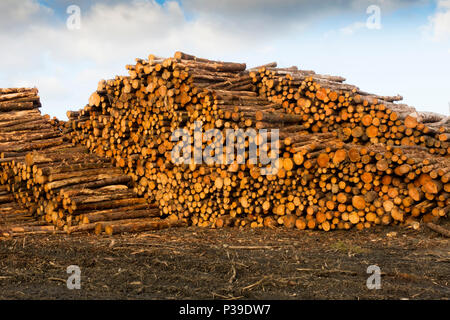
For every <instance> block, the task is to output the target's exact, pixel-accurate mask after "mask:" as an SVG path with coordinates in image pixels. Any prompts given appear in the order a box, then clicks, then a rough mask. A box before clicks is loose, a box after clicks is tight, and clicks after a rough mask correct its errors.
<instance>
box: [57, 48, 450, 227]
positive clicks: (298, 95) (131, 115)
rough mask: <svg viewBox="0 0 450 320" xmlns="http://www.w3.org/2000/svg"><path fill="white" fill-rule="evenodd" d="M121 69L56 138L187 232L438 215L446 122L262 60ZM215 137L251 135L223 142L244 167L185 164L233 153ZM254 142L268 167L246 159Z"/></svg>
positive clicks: (443, 190)
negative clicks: (180, 136) (122, 177)
mask: <svg viewBox="0 0 450 320" xmlns="http://www.w3.org/2000/svg"><path fill="white" fill-rule="evenodd" d="M127 69H128V71H129V75H128V76H117V77H116V78H115V79H112V80H108V81H101V82H100V83H99V85H98V88H97V91H96V92H95V93H94V94H92V96H91V98H90V99H89V104H88V105H87V106H86V107H85V108H84V109H83V110H80V111H77V112H69V113H68V117H69V122H68V123H67V124H66V133H67V134H68V136H70V137H71V139H72V141H73V142H74V143H75V144H80V143H81V144H83V145H85V146H87V147H88V149H89V150H90V151H91V152H95V153H97V154H98V155H100V156H103V157H106V158H111V159H113V160H114V163H115V165H116V166H117V167H120V168H122V169H123V170H124V172H125V173H126V174H127V175H128V176H130V177H131V179H132V182H133V184H134V188H135V191H136V192H137V193H138V194H139V195H143V196H144V198H146V199H147V200H148V201H156V203H157V204H158V207H159V209H160V211H161V213H162V214H163V215H172V216H176V217H178V219H179V220H181V221H187V222H189V223H191V224H194V225H199V226H212V227H222V226H224V225H235V226H245V225H249V226H252V227H260V226H268V227H274V226H277V225H284V226H286V227H297V228H299V229H304V228H310V229H315V228H319V229H322V230H326V231H328V230H331V229H349V228H351V227H352V226H356V227H357V228H359V229H362V228H368V227H370V226H372V225H376V224H390V223H416V222H417V220H419V219H425V220H428V221H429V220H434V219H437V218H439V217H442V216H446V215H447V214H448V211H449V209H450V202H449V201H450V200H449V197H448V192H449V191H450V184H449V178H450V162H449V157H448V148H449V146H448V141H447V138H448V137H449V135H448V133H449V127H448V120H447V119H445V118H442V117H441V116H439V115H434V114H430V113H417V112H416V111H415V110H414V109H413V108H410V107H407V106H404V105H399V104H396V103H394V102H395V101H398V100H400V97H380V96H376V95H372V94H367V93H364V92H362V91H360V90H359V89H358V88H356V87H354V86H350V85H347V84H344V83H343V81H344V79H343V78H340V77H334V76H323V75H316V74H315V73H313V72H312V71H300V70H297V69H296V68H288V69H280V68H276V64H274V63H271V64H268V65H266V66H262V67H258V68H254V69H251V70H246V65H245V64H241V63H231V62H219V61H211V60H207V59H200V58H196V57H194V56H191V55H187V54H184V53H181V52H177V53H176V54H175V56H174V58H168V59H162V58H158V57H155V56H153V55H150V56H149V59H148V60H142V59H137V61H136V64H135V65H130V66H127ZM432 120H436V121H432ZM178 129H183V130H185V132H186V133H187V134H188V135H189V137H190V138H189V139H188V141H187V142H188V144H191V145H192V149H193V150H194V152H193V154H183V155H182V156H181V159H182V160H186V161H183V162H182V163H179V162H178V160H180V159H174V158H173V154H174V153H173V152H174V151H180V150H178V149H180V145H179V142H177V141H173V140H174V139H173V134H174V133H176V132H177V130H178ZM213 129H217V130H218V132H220V133H221V135H220V136H221V137H224V136H225V133H226V131H227V129H236V130H237V129H242V130H255V131H254V132H256V135H255V136H252V135H247V136H244V137H238V138H237V140H236V141H235V144H234V147H236V148H238V149H239V148H246V151H245V153H244V159H239V157H242V155H239V156H238V157H237V158H236V159H234V161H231V162H230V163H225V162H222V163H219V162H218V161H212V162H208V161H204V160H205V159H204V158H203V159H201V160H202V161H195V153H196V151H195V150H196V149H197V150H199V153H200V154H203V156H204V155H205V154H206V153H209V154H208V155H211V156H217V157H216V158H215V159H216V160H217V159H220V158H222V156H223V154H227V153H234V148H231V147H229V146H224V147H223V148H222V149H215V147H217V146H219V145H221V144H222V141H220V140H221V139H218V138H217V137H216V138H212V139H211V137H208V136H207V135H206V134H205V132H206V130H213ZM262 129H265V130H267V131H268V134H267V135H265V134H264V133H262V131H256V130H262ZM275 129H278V130H279V138H280V139H279V141H277V140H276V139H275V138H276V134H275V131H274V130H275ZM216 132H217V131H216ZM196 138H199V139H196ZM271 138H274V139H275V143H273V141H272V139H271ZM198 140H200V145H199V146H196V145H195V143H196V142H195V141H198ZM254 142H258V143H259V147H258V150H257V152H256V154H257V155H259V156H261V155H262V154H265V155H266V157H267V160H269V162H270V163H271V164H273V165H266V164H262V163H261V162H256V163H252V161H249V154H250V150H248V146H249V145H250V144H252V143H254ZM277 142H278V143H277ZM227 147H228V150H227ZM217 150H219V151H217ZM217 152H218V153H217ZM222 153H223V154H222ZM224 157H225V156H224ZM193 158H194V159H193Z"/></svg>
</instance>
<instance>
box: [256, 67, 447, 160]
mask: <svg viewBox="0 0 450 320" xmlns="http://www.w3.org/2000/svg"><path fill="white" fill-rule="evenodd" d="M249 76H250V77H251V78H252V81H253V82H254V83H257V86H258V93H259V94H260V95H261V96H264V97H267V98H268V100H270V101H272V102H276V103H279V104H280V105H282V106H283V108H284V110H285V111H286V113H288V114H295V115H298V116H299V117H301V119H302V122H303V123H304V126H305V127H306V128H308V130H309V131H311V132H330V131H336V132H338V133H339V137H340V138H341V139H342V140H343V141H346V142H353V143H359V144H376V143H382V144H385V145H393V146H397V145H403V146H404V145H409V146H414V145H419V146H423V147H426V148H428V150H429V152H430V153H432V154H437V155H442V156H445V155H447V154H448V151H449V150H450V149H449V147H450V145H449V141H450V119H449V118H448V117H445V116H443V115H440V114H436V113H433V112H417V111H416V110H415V109H414V108H412V107H409V106H407V105H405V104H397V103H394V102H396V101H400V100H402V99H403V98H402V97H401V96H399V95H397V96H392V97H390V96H377V95H373V94H369V93H366V92H364V91H361V90H360V89H359V88H358V87H356V86H353V85H348V84H344V83H343V82H344V81H345V79H344V78H342V77H336V76H329V75H318V74H316V73H315V72H314V71H304V70H298V69H297V68H296V67H291V68H284V69H282V68H276V67H261V68H256V69H255V70H252V71H251V72H250V73H249Z"/></svg>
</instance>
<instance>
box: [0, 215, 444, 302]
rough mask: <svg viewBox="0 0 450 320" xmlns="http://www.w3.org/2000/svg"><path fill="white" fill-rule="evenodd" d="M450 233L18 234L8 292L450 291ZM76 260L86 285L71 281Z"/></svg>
mask: <svg viewBox="0 0 450 320" xmlns="http://www.w3.org/2000/svg"><path fill="white" fill-rule="evenodd" d="M444 226H445V227H447V228H449V227H450V221H448V220H447V221H446V222H445V224H444ZM449 241H450V240H448V239H446V238H443V237H442V236H440V235H439V234H437V233H434V232H433V231H431V230H429V229H427V228H426V227H422V228H421V229H420V230H412V229H405V228H400V227H395V226H390V227H378V228H373V229H369V230H363V231H357V230H354V231H335V232H327V233H325V232H319V231H299V230H283V229H277V230H268V229H262V230H261V229H258V230H250V229H248V230H238V229H229V228H225V229H220V230H212V229H203V228H202V229H200V228H194V227H189V228H174V229H167V230H160V231H154V232H146V233H141V234H128V235H121V236H114V237H106V236H94V235H71V236H67V235H52V236H48V235H45V236H44V235H42V236H26V237H18V238H14V239H6V240H5V239H4V240H0V288H1V290H0V299H404V298H407V299H448V298H449V297H450V289H449V288H450V286H449V282H450V255H449V253H450V246H449V244H450V243H449ZM69 265H78V266H79V267H80V269H81V289H80V290H69V289H67V285H66V280H67V278H68V276H69V275H68V274H67V272H66V271H67V269H66V268H67V266H69ZM369 265H377V266H379V267H380V268H381V289H379V290H369V289H368V288H367V286H366V281H367V278H368V277H369V276H370V274H367V267H368V266H369Z"/></svg>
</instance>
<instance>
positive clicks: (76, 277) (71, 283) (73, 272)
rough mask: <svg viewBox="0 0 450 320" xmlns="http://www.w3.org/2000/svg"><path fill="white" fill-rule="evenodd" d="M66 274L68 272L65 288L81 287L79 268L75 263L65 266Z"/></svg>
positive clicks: (78, 288)
mask: <svg viewBox="0 0 450 320" xmlns="http://www.w3.org/2000/svg"><path fill="white" fill-rule="evenodd" d="M67 274H70V276H69V278H67V289H69V290H74V289H77V290H80V289H81V269H80V267H79V266H77V265H70V266H68V267H67Z"/></svg>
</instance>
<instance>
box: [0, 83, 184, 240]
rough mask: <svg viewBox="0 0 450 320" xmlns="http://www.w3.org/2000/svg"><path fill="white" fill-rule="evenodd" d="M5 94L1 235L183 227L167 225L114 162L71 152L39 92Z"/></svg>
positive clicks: (0, 135)
mask: <svg viewBox="0 0 450 320" xmlns="http://www.w3.org/2000/svg"><path fill="white" fill-rule="evenodd" d="M0 93H1V94H0V100H1V101H2V102H0V151H1V159H0V163H1V167H0V170H1V177H0V182H1V183H2V186H0V234H2V235H16V234H24V233H26V234H29V233H55V232H68V233H73V232H81V231H95V232H96V233H97V234H100V233H103V232H105V233H107V234H115V233H121V232H136V231H143V230H151V229H158V228H163V227H168V226H169V225H174V224H176V221H172V220H170V219H168V220H163V219H160V218H159V216H160V214H159V210H158V209H157V208H156V206H155V205H154V204H151V203H149V202H148V201H146V200H145V199H143V198H142V197H138V196H137V195H136V193H135V192H134V191H133V189H132V188H130V186H129V182H130V180H131V178H130V177H129V176H127V175H125V174H123V172H122V171H121V170H120V169H118V168H115V167H114V166H113V165H112V164H111V162H110V161H109V160H108V159H106V158H101V157H99V156H97V155H93V154H90V153H89V152H88V150H87V148H86V147H84V146H74V145H72V143H71V142H70V141H68V140H67V139H66V138H65V137H64V136H63V134H62V126H64V123H63V122H60V121H58V120H57V119H52V120H50V119H49V117H48V116H42V115H41V114H40V112H39V107H40V103H39V96H38V92H37V90H36V89H0ZM17 99H19V102H17ZM28 100H30V101H28ZM3 101H5V102H3Z"/></svg>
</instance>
